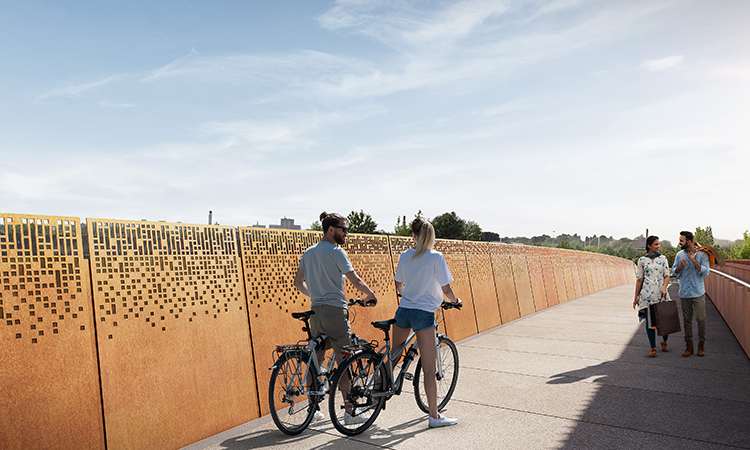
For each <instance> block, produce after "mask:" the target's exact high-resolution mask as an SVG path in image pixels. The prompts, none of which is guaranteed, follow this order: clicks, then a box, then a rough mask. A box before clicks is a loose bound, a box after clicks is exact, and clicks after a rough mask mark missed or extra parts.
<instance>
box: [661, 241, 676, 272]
mask: <svg viewBox="0 0 750 450" xmlns="http://www.w3.org/2000/svg"><path fill="white" fill-rule="evenodd" d="M659 242H660V243H661V254H662V255H664V256H666V257H667V261H668V262H669V267H672V264H674V257H675V256H677V249H676V248H674V245H672V243H671V242H669V241H668V240H666V239H662V240H659Z"/></svg>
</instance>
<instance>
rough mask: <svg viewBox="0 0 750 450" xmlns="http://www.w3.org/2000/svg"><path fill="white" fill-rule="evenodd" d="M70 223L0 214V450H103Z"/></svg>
mask: <svg viewBox="0 0 750 450" xmlns="http://www.w3.org/2000/svg"><path fill="white" fill-rule="evenodd" d="M82 249H83V247H82V245H81V229H80V221H79V219H78V218H76V217H55V216H32V215H19V214H0V319H2V321H0V361H2V363H1V364H0V386H3V387H4V393H3V395H0V423H1V424H0V448H7V449H10V448H29V449H31V448H56V449H66V448H69V449H74V448H75V449H78V448H87V449H89V448H90V449H103V448H104V428H103V423H102V409H101V397H100V395H99V371H98V367H97V361H96V342H95V334H94V322H93V315H92V312H91V297H90V283H89V266H88V261H87V260H86V259H84V255H83V250H82Z"/></svg>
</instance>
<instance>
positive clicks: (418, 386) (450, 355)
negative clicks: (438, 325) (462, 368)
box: [414, 336, 458, 414]
mask: <svg viewBox="0 0 750 450" xmlns="http://www.w3.org/2000/svg"><path fill="white" fill-rule="evenodd" d="M436 363H437V367H436V374H435V377H436V378H437V402H438V407H437V409H438V411H442V410H443V409H444V408H445V405H447V404H448V401H449V400H450V399H451V396H452V395H453V391H454V390H455V389H456V383H458V350H456V344H454V343H453V341H451V340H450V339H448V338H447V337H445V336H441V337H440V339H439V340H438V347H437V361H436ZM415 373H416V376H415V377H414V398H415V399H416V400H417V406H419V409H421V410H422V411H424V412H426V413H427V414H429V413H430V408H429V406H428V404H427V395H426V394H425V392H424V371H423V370H422V358H420V359H419V362H417V369H416V372H415Z"/></svg>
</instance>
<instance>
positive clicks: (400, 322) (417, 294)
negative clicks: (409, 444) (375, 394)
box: [393, 217, 461, 428]
mask: <svg viewBox="0 0 750 450" xmlns="http://www.w3.org/2000/svg"><path fill="white" fill-rule="evenodd" d="M411 236H412V238H413V239H414V242H416V244H417V248H416V249H409V250H407V251H405V252H403V253H401V257H400V258H399V260H398V269H396V276H395V279H396V290H398V292H399V293H401V302H400V304H399V307H398V310H396V324H395V325H394V327H393V343H394V347H393V348H399V347H400V346H401V345H403V343H404V342H405V341H406V338H407V337H408V335H409V331H410V330H412V329H413V330H414V332H415V333H416V334H417V343H418V345H419V353H420V358H421V360H422V369H423V370H424V373H425V377H424V390H425V393H426V394H427V404H428V406H429V408H430V418H429V425H430V427H433V428H434V427H443V426H447V425H454V424H456V423H458V419H449V418H447V417H444V416H443V415H442V414H440V413H439V412H438V410H437V380H436V379H435V375H434V374H435V365H436V359H437V341H436V340H435V311H436V310H437V309H438V308H439V307H440V305H441V304H442V303H443V295H445V296H446V297H447V298H448V299H449V300H450V301H451V302H453V303H455V304H460V303H461V299H459V298H458V297H456V295H455V294H454V293H453V289H451V285H450V283H451V281H453V276H451V272H450V270H449V269H448V264H447V263H446V262H445V258H444V257H443V255H442V253H440V252H436V251H435V250H433V249H432V246H433V245H434V243H435V229H434V228H433V227H432V224H431V223H430V222H429V221H428V220H427V219H425V218H423V217H417V218H416V219H414V221H413V222H412V223H411ZM394 356H395V355H394ZM395 359H398V357H396V358H395ZM428 373H431V374H433V375H432V376H431V377H429V376H427V374H428Z"/></svg>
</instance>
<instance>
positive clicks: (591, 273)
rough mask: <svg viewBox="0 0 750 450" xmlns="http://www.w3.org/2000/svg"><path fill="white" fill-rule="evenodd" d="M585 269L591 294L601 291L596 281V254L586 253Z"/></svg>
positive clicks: (584, 255)
mask: <svg viewBox="0 0 750 450" xmlns="http://www.w3.org/2000/svg"><path fill="white" fill-rule="evenodd" d="M583 257H584V268H585V271H586V281H587V282H588V286H589V294H591V293H593V292H597V291H599V290H600V289H598V286H597V284H596V282H595V281H594V280H595V278H596V260H595V258H596V255H595V254H594V253H588V252H586V253H584V254H583Z"/></svg>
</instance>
